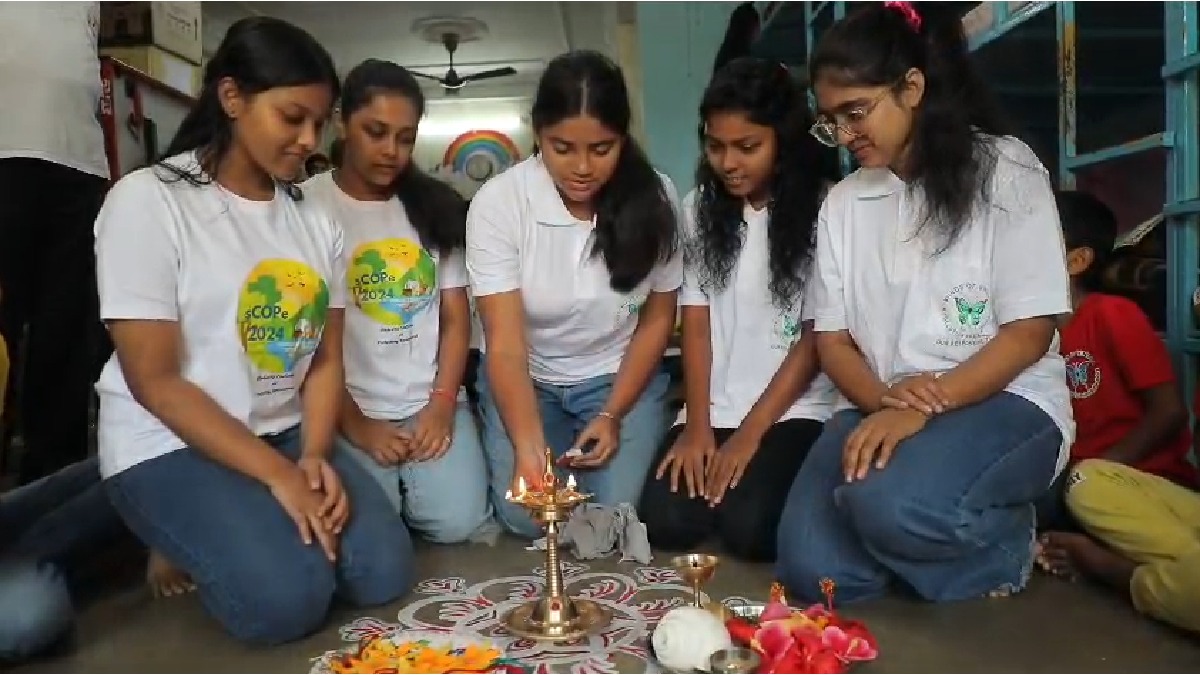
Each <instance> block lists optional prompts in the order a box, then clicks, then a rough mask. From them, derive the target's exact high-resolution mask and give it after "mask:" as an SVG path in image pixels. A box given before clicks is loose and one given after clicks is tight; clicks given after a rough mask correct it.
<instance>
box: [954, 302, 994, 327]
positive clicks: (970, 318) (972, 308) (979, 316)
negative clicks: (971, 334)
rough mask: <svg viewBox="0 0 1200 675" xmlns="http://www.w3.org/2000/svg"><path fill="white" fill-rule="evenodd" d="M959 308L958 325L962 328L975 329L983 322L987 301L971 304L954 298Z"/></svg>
mask: <svg viewBox="0 0 1200 675" xmlns="http://www.w3.org/2000/svg"><path fill="white" fill-rule="evenodd" d="M954 304H955V306H956V307H957V308H958V323H959V324H960V325H962V326H968V327H970V328H975V327H977V326H979V324H980V323H981V322H982V321H983V312H984V310H985V309H987V300H980V301H979V302H970V301H967V300H964V299H963V298H960V297H955V298H954Z"/></svg>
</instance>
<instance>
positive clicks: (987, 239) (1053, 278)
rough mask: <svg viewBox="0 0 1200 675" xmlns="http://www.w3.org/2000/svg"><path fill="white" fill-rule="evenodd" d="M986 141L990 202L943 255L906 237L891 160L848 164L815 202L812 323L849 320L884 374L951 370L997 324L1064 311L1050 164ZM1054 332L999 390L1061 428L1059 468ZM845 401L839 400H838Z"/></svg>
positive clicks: (910, 215)
mask: <svg viewBox="0 0 1200 675" xmlns="http://www.w3.org/2000/svg"><path fill="white" fill-rule="evenodd" d="M994 142H995V147H996V150H997V152H998V154H999V158H998V160H997V164H996V169H995V174H994V176H993V188H992V198H991V203H989V204H984V205H981V206H980V207H979V208H978V209H977V211H976V214H975V215H974V216H973V217H972V221H971V222H970V223H968V224H967V226H966V228H964V230H963V231H962V234H961V235H960V237H959V240H958V241H957V242H956V243H955V244H954V245H953V246H952V247H951V248H950V249H948V250H946V251H944V252H942V253H940V254H936V255H935V252H936V251H937V247H938V243H937V242H936V240H935V238H934V237H933V236H925V235H924V234H923V235H922V236H920V237H914V236H913V234H914V232H915V230H916V226H917V223H918V220H917V216H916V215H915V214H918V213H919V212H920V210H921V209H920V204H919V203H915V200H914V199H913V197H912V195H910V193H909V191H908V190H907V188H906V185H905V184H904V182H902V181H901V180H900V179H899V178H898V177H897V176H896V175H895V174H893V173H892V172H891V171H889V170H887V169H859V170H858V171H856V172H854V173H853V174H851V175H850V176H848V177H847V178H846V179H845V180H843V181H842V182H840V183H838V184H837V186H835V187H834V188H833V190H832V191H831V193H830V194H829V197H828V198H827V199H826V201H825V204H824V206H823V207H822V209H821V216H820V219H819V226H818V243H817V277H816V279H815V280H816V282H817V283H816V285H815V294H814V297H815V299H816V306H815V322H816V330H818V331H823V332H832V331H839V330H849V331H850V334H851V336H853V338H854V341H855V343H856V344H857V345H858V348H859V350H861V351H862V353H863V356H864V357H865V358H866V360H867V363H868V364H870V366H871V368H872V370H874V371H875V373H876V375H878V376H879V378H880V379H881V380H883V381H884V383H887V384H891V383H895V382H897V381H899V380H900V379H902V378H904V377H907V376H910V375H916V374H919V373H926V372H929V373H944V372H947V371H949V370H951V369H953V368H954V367H956V366H957V365H959V364H960V363H962V362H964V361H966V360H967V359H968V358H970V357H971V356H972V355H974V354H975V353H976V352H977V351H979V349H980V348H981V347H983V345H985V344H987V342H988V341H989V340H991V339H992V337H994V336H995V335H996V332H997V331H998V330H999V327H1000V326H1002V325H1004V324H1007V323H1011V322H1013V321H1018V320H1021V319H1027V318H1031V317H1037V316H1061V315H1066V314H1069V313H1070V312H1071V293H1070V281H1069V278H1068V275H1067V269H1066V259H1065V258H1066V257H1065V250H1064V249H1065V246H1064V243H1063V235H1062V227H1061V225H1060V223H1059V219H1058V209H1057V207H1056V206H1055V202H1054V195H1053V193H1052V192H1051V188H1050V181H1049V178H1048V176H1047V174H1046V170H1045V168H1043V167H1042V164H1041V162H1039V161H1038V159H1037V156H1036V155H1034V153H1033V151H1032V150H1030V149H1029V147H1028V146H1026V145H1025V144H1024V143H1021V142H1020V141H1018V140H1016V139H1014V138H1011V137H1001V138H996V139H994ZM1058 342H1059V338H1058V334H1057V333H1056V334H1055V337H1054V340H1053V342H1052V344H1051V345H1050V348H1049V350H1047V352H1046V354H1045V356H1043V357H1042V359H1041V360H1040V361H1038V362H1037V363H1035V364H1034V365H1032V366H1030V367H1029V368H1028V369H1027V370H1025V372H1023V373H1021V374H1020V375H1018V376H1017V377H1016V379H1015V380H1013V381H1012V383H1011V384H1009V385H1008V386H1007V387H1005V389H1006V390H1007V391H1009V392H1012V393H1014V394H1017V395H1018V396H1021V397H1022V398H1025V399H1027V400H1029V401H1030V402H1032V403H1034V404H1035V405H1037V406H1038V407H1039V408H1041V409H1042V410H1043V411H1045V412H1046V414H1047V415H1049V416H1050V417H1051V418H1052V419H1053V420H1054V423H1055V424H1056V425H1057V426H1058V427H1059V429H1060V430H1061V431H1062V435H1063V445H1062V449H1061V450H1060V453H1059V468H1060V469H1061V467H1063V466H1065V463H1066V460H1067V457H1068V451H1069V449H1070V447H1071V443H1072V441H1073V440H1074V434H1075V424H1074V421H1073V419H1072V417H1071V397H1070V393H1069V391H1068V389H1067V383H1066V375H1065V372H1066V370H1065V366H1064V364H1063V359H1062V356H1060V355H1059V353H1058ZM848 407H851V405H850V403H849V402H848V401H846V400H844V399H843V400H842V401H841V403H840V405H839V408H848ZM997 423H999V424H1002V423H1003V420H998V421H997Z"/></svg>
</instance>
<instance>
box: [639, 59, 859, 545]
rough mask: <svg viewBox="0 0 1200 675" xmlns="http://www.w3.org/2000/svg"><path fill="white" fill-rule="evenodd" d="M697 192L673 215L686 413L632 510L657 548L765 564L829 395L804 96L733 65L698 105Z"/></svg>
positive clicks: (769, 65)
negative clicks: (679, 232)
mask: <svg viewBox="0 0 1200 675" xmlns="http://www.w3.org/2000/svg"><path fill="white" fill-rule="evenodd" d="M700 120H701V123H702V124H701V133H700V143H701V146H702V147H703V149H704V156H703V157H702V158H701V161H700V167H699V169H698V171H697V175H698V182H699V187H697V189H696V190H693V191H692V192H691V193H690V194H689V195H688V196H687V197H686V198H685V199H684V204H683V213H684V223H685V225H686V230H687V238H686V239H685V248H684V252H685V255H684V274H683V289H682V291H681V292H680V304H681V305H682V306H683V307H682V323H683V326H682V327H683V331H682V337H683V341H682V347H683V374H684V383H685V386H686V391H687V405H686V407H685V408H684V410H683V411H682V412H680V414H679V418H678V419H677V420H676V422H675V427H674V428H673V429H672V430H671V432H670V434H668V436H667V440H666V442H665V443H664V444H663V446H662V448H661V450H660V451H659V461H658V470H657V473H656V474H655V476H654V478H653V479H651V480H649V481H647V483H646V488H645V491H644V492H643V494H642V503H641V509H640V511H639V512H640V513H641V516H642V520H644V521H645V523H646V527H647V529H648V532H649V536H650V543H651V544H653V545H654V546H656V547H661V548H667V549H671V550H691V549H692V548H694V547H695V546H698V545H699V544H701V543H702V542H704V541H706V540H707V539H708V538H709V537H710V536H711V535H712V534H714V533H715V534H718V535H719V536H720V538H721V540H722V542H723V544H724V546H725V550H726V552H728V553H730V554H732V555H734V556H737V557H739V558H743V559H749V560H773V559H774V557H775V535H776V529H777V527H778V525H779V515H780V512H782V511H783V502H784V500H785V499H786V498H787V494H788V489H789V488H791V486H792V479H793V478H795V476H796V471H797V470H799V468H800V464H801V463H802V462H803V461H804V458H805V456H807V455H808V449H809V447H810V446H811V445H812V443H813V441H815V440H816V438H817V436H819V435H820V434H821V427H822V423H823V422H824V421H825V420H826V419H827V418H828V417H829V415H830V414H831V413H832V412H833V404H834V401H835V400H836V398H837V394H836V391H835V390H834V388H833V385H832V384H831V383H830V382H829V379H828V378H826V377H824V376H823V375H821V374H820V373H819V368H818V364H817V352H816V347H815V342H814V338H813V333H812V320H811V316H810V314H811V303H809V302H806V301H805V291H806V289H807V288H808V285H809V277H810V275H811V270H812V259H813V251H814V249H815V247H816V237H815V234H814V233H815V230H816V220H817V210H818V208H819V207H820V205H821V197H822V193H823V191H824V189H825V187H826V186H827V185H828V184H829V180H828V179H830V178H834V177H836V173H835V171H836V160H837V156H836V155H835V154H834V153H833V151H832V150H830V149H828V148H825V147H824V146H822V145H821V144H820V143H818V142H817V141H816V139H814V138H813V137H812V136H810V135H809V134H808V129H809V127H810V126H811V125H812V115H811V114H810V113H809V112H808V104H807V102H806V101H805V94H804V90H803V89H802V88H800V87H798V86H797V85H796V84H795V83H794V82H793V80H792V78H791V75H790V74H789V73H788V70H787V68H785V67H784V66H782V65H780V64H779V63H777V62H774V61H767V60H763V59H756V58H742V59H736V60H734V61H731V62H730V63H729V64H727V65H726V66H725V67H723V68H721V70H719V71H717V73H716V74H715V75H713V79H712V82H710V83H709V85H708V89H707V90H706V91H705V92H704V97H703V99H702V100H701V103H700Z"/></svg>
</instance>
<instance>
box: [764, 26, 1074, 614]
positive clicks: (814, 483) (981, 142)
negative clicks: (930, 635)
mask: <svg viewBox="0 0 1200 675" xmlns="http://www.w3.org/2000/svg"><path fill="white" fill-rule="evenodd" d="M809 68H810V72H811V74H812V78H811V81H812V82H813V84H814V88H815V93H816V99H817V108H818V114H817V117H818V122H817V124H816V125H815V126H814V128H813V131H814V133H815V134H816V135H817V136H818V137H819V138H820V139H822V140H823V141H825V142H826V143H828V144H830V145H834V144H841V145H843V146H845V147H847V148H848V150H849V151H850V152H851V153H853V154H854V157H855V159H856V160H857V162H858V164H859V165H860V167H861V168H860V169H859V170H857V171H855V172H854V173H853V174H851V175H850V176H848V177H847V178H846V179H845V180H843V181H842V182H840V183H838V184H837V185H836V186H835V187H834V188H833V189H832V191H831V192H830V194H829V196H828V198H827V199H826V200H825V203H824V205H823V207H822V212H821V215H820V217H819V222H818V228H817V254H816V273H815V277H814V280H815V293H814V295H815V302H814V314H815V317H816V319H815V330H816V332H817V352H818V354H819V355H820V360H821V366H822V368H823V370H824V371H825V372H826V373H827V374H828V375H829V377H830V379H832V380H833V382H834V384H835V385H837V387H838V389H840V390H841V394H842V397H843V398H844V399H845V403H844V404H842V405H841V406H840V408H841V409H840V410H839V411H838V412H836V413H835V414H834V415H833V417H832V418H830V420H829V422H827V423H826V425H825V430H824V432H823V433H822V435H821V437H820V439H818V440H817V442H816V443H815V444H814V445H813V447H812V450H811V451H810V452H809V456H808V459H807V460H806V461H805V462H804V465H803V466H802V467H801V468H800V472H799V474H798V475H797V476H796V480H795V483H794V484H793V486H792V490H791V492H790V494H789V495H788V500H787V505H786V506H785V507H784V512H783V516H782V519H781V522H780V526H779V560H778V571H777V574H778V575H779V578H780V579H781V580H783V581H784V582H785V583H786V585H787V586H788V588H789V589H790V590H791V591H792V592H793V594H794V595H796V596H797V597H799V598H802V599H804V600H805V601H819V599H820V597H821V583H820V581H821V579H823V578H826V577H829V578H833V579H836V580H837V585H838V597H839V598H841V601H842V602H843V603H847V602H856V601H862V600H866V599H870V598H875V597H878V596H880V595H882V594H883V593H884V592H885V591H886V589H887V588H888V586H889V585H890V584H892V583H893V582H899V583H901V584H903V585H904V586H906V587H907V588H909V589H911V590H912V591H914V592H915V593H916V594H917V596H919V597H920V598H922V599H925V600H927V601H932V602H946V601H953V600H962V599H967V598H978V597H984V596H1002V595H1008V594H1011V593H1015V592H1018V591H1020V590H1021V589H1022V588H1024V586H1025V584H1026V582H1027V581H1028V577H1029V572H1030V570H1031V568H1032V567H1033V563H1034V549H1035V543H1036V539H1035V529H1034V528H1035V518H1034V502H1035V500H1036V499H1038V498H1039V497H1040V496H1041V495H1042V494H1044V493H1045V491H1046V489H1047V488H1048V487H1049V486H1050V484H1051V483H1052V482H1053V480H1054V478H1055V477H1056V475H1057V474H1058V472H1060V471H1061V470H1062V467H1063V466H1064V464H1065V463H1066V458H1067V452H1068V450H1069V449H1070V444H1071V440H1072V436H1073V432H1074V429H1073V424H1072V421H1071V403H1070V394H1069V392H1068V391H1067V384H1066V382H1065V380H1064V378H1063V372H1064V368H1063V359H1062V356H1061V355H1060V354H1059V353H1058V339H1057V325H1058V320H1059V317H1062V316H1063V315H1066V314H1069V313H1070V312H1071V298H1070V287H1069V280H1068V276H1067V270H1066V261H1065V252H1064V247H1063V239H1062V230H1061V227H1060V225H1059V222H1058V213H1057V210H1056V208H1055V204H1054V195H1053V192H1052V191H1051V187H1050V180H1049V176H1048V175H1047V172H1046V170H1045V168H1044V167H1043V166H1042V165H1041V163H1040V162H1039V161H1038V159H1037V157H1036V156H1035V155H1034V154H1033V152H1032V151H1031V150H1030V149H1029V148H1028V146H1026V145H1025V144H1024V143H1022V142H1020V141H1019V140H1017V139H1016V138H1013V137H1011V136H1007V135H1005V132H1004V126H1003V123H1002V121H1001V120H1000V119H999V116H998V115H997V113H996V112H995V110H994V108H993V107H992V106H991V104H990V101H991V99H990V96H989V92H988V91H987V89H986V88H985V86H984V84H983V83H982V81H981V80H980V79H979V78H978V77H977V76H976V75H975V73H974V72H973V70H972V67H971V62H970V59H969V57H968V54H967V46H966V39H965V37H964V36H963V32H962V25H961V23H959V22H958V21H944V22H934V21H929V22H927V21H925V17H923V16H921V15H920V14H919V13H918V12H917V11H916V9H914V8H913V6H912V5H911V4H908V3H903V2H900V3H897V2H888V3H881V4H871V5H868V6H865V7H863V8H862V9H859V10H857V11H856V12H854V13H853V14H852V15H850V16H848V17H847V18H846V19H844V20H843V21H841V22H839V23H838V24H835V25H834V27H833V28H831V29H830V30H829V31H828V32H827V33H825V35H824V36H823V37H822V39H821V42H820V44H819V45H818V46H817V48H816V51H815V52H814V53H813V56H812V59H811V61H810V63H809Z"/></svg>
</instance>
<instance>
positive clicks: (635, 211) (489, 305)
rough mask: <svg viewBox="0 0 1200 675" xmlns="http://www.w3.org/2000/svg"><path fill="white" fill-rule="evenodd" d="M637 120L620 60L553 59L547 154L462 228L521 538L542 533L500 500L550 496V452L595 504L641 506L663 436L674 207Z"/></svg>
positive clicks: (495, 442)
mask: <svg viewBox="0 0 1200 675" xmlns="http://www.w3.org/2000/svg"><path fill="white" fill-rule="evenodd" d="M630 115H631V112H630V107H629V95H628V92H627V91H626V89H625V79H624V77H623V76H622V74H621V70H620V68H618V67H617V66H616V64H614V63H613V62H612V61H611V60H609V59H608V58H607V57H605V56H603V55H601V54H599V53H596V52H590V51H578V52H571V53H568V54H564V55H562V56H558V57H556V58H554V59H553V60H552V61H551V62H550V64H549V65H548V66H547V68H546V70H545V72H544V73H543V74H542V78H541V81H540V82H539V84H538V88H537V94H536V96H535V98H534V102H533V110H532V118H533V130H534V133H535V134H536V136H537V145H538V148H539V152H538V154H536V155H534V156H532V157H530V158H529V159H526V160H525V161H523V162H521V163H519V164H517V165H516V166H514V167H512V168H511V169H509V170H507V171H505V172H504V173H502V174H500V175H498V176H496V177H494V178H492V179H490V180H489V181H488V182H487V183H485V184H484V185H483V186H482V187H481V188H480V189H479V191H478V192H477V193H476V194H475V196H474V198H473V199H472V201H471V208H470V211H469V213H468V215H467V253H466V261H467V271H468V273H469V276H470V280H471V288H472V291H473V293H474V295H475V298H476V305H477V307H478V312H479V316H480V318H481V320H482V324H483V333H484V344H483V354H484V356H483V367H482V368H481V371H482V372H481V373H480V382H479V385H478V387H479V396H480V407H481V409H482V410H481V412H482V416H483V428H484V448H485V450H486V452H487V455H488V460H489V463H490V469H491V476H492V486H491V489H492V498H493V501H494V502H495V504H496V511H497V513H498V514H499V518H500V520H501V522H502V523H503V524H504V525H505V526H506V527H508V528H509V529H510V530H513V531H515V532H518V533H520V534H522V535H527V536H536V535H537V534H538V533H539V532H540V528H539V527H537V525H536V524H535V523H534V522H533V521H532V520H531V519H530V518H529V515H528V512H527V511H526V510H525V509H523V508H520V507H519V506H516V505H514V504H511V503H509V502H508V501H507V500H505V499H504V493H505V492H506V491H507V490H508V489H509V488H510V486H513V485H514V484H516V483H517V482H518V480H517V479H518V478H523V479H524V481H525V482H526V484H527V485H530V486H537V485H540V484H541V476H542V474H543V471H544V454H543V453H544V451H545V449H546V448H547V447H549V448H550V450H551V451H552V452H553V455H554V457H555V459H556V460H557V461H558V462H559V464H560V466H562V467H563V469H564V470H571V471H572V472H574V473H575V474H576V477H577V478H578V480H579V482H580V485H581V488H582V489H583V490H584V491H586V492H589V493H592V494H594V495H595V499H594V501H595V502H596V503H598V504H602V505H608V506H618V505H620V504H623V503H625V504H630V505H635V504H636V502H637V500H638V496H639V495H640V494H641V491H642V484H643V482H644V481H645V478H646V474H647V472H648V471H649V469H650V464H651V462H652V461H653V460H654V454H655V452H656V451H657V449H658V446H659V445H660V444H661V443H662V439H663V436H664V435H665V434H666V430H667V425H668V421H667V404H666V392H667V380H668V378H667V374H666V372H665V371H663V370H662V369H661V367H660V363H661V359H662V356H663V352H664V350H665V349H666V345H667V340H668V338H669V337H670V334H671V331H672V329H673V328H674V325H675V315H676V295H677V290H678V288H679V285H680V283H681V280H682V274H683V272H682V264H681V256H680V255H678V251H677V236H678V231H677V230H678V223H677V213H676V195H675V191H674V187H673V186H672V185H671V183H670V181H669V179H667V178H666V177H665V176H663V175H661V174H659V173H658V172H656V171H655V170H654V169H653V168H652V167H651V166H650V163H649V161H647V159H646V156H645V155H644V154H643V153H642V150H641V148H639V147H638V146H637V143H636V142H635V141H634V140H633V139H632V138H630V136H629V120H630ZM568 453H570V454H569V455H568Z"/></svg>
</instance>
